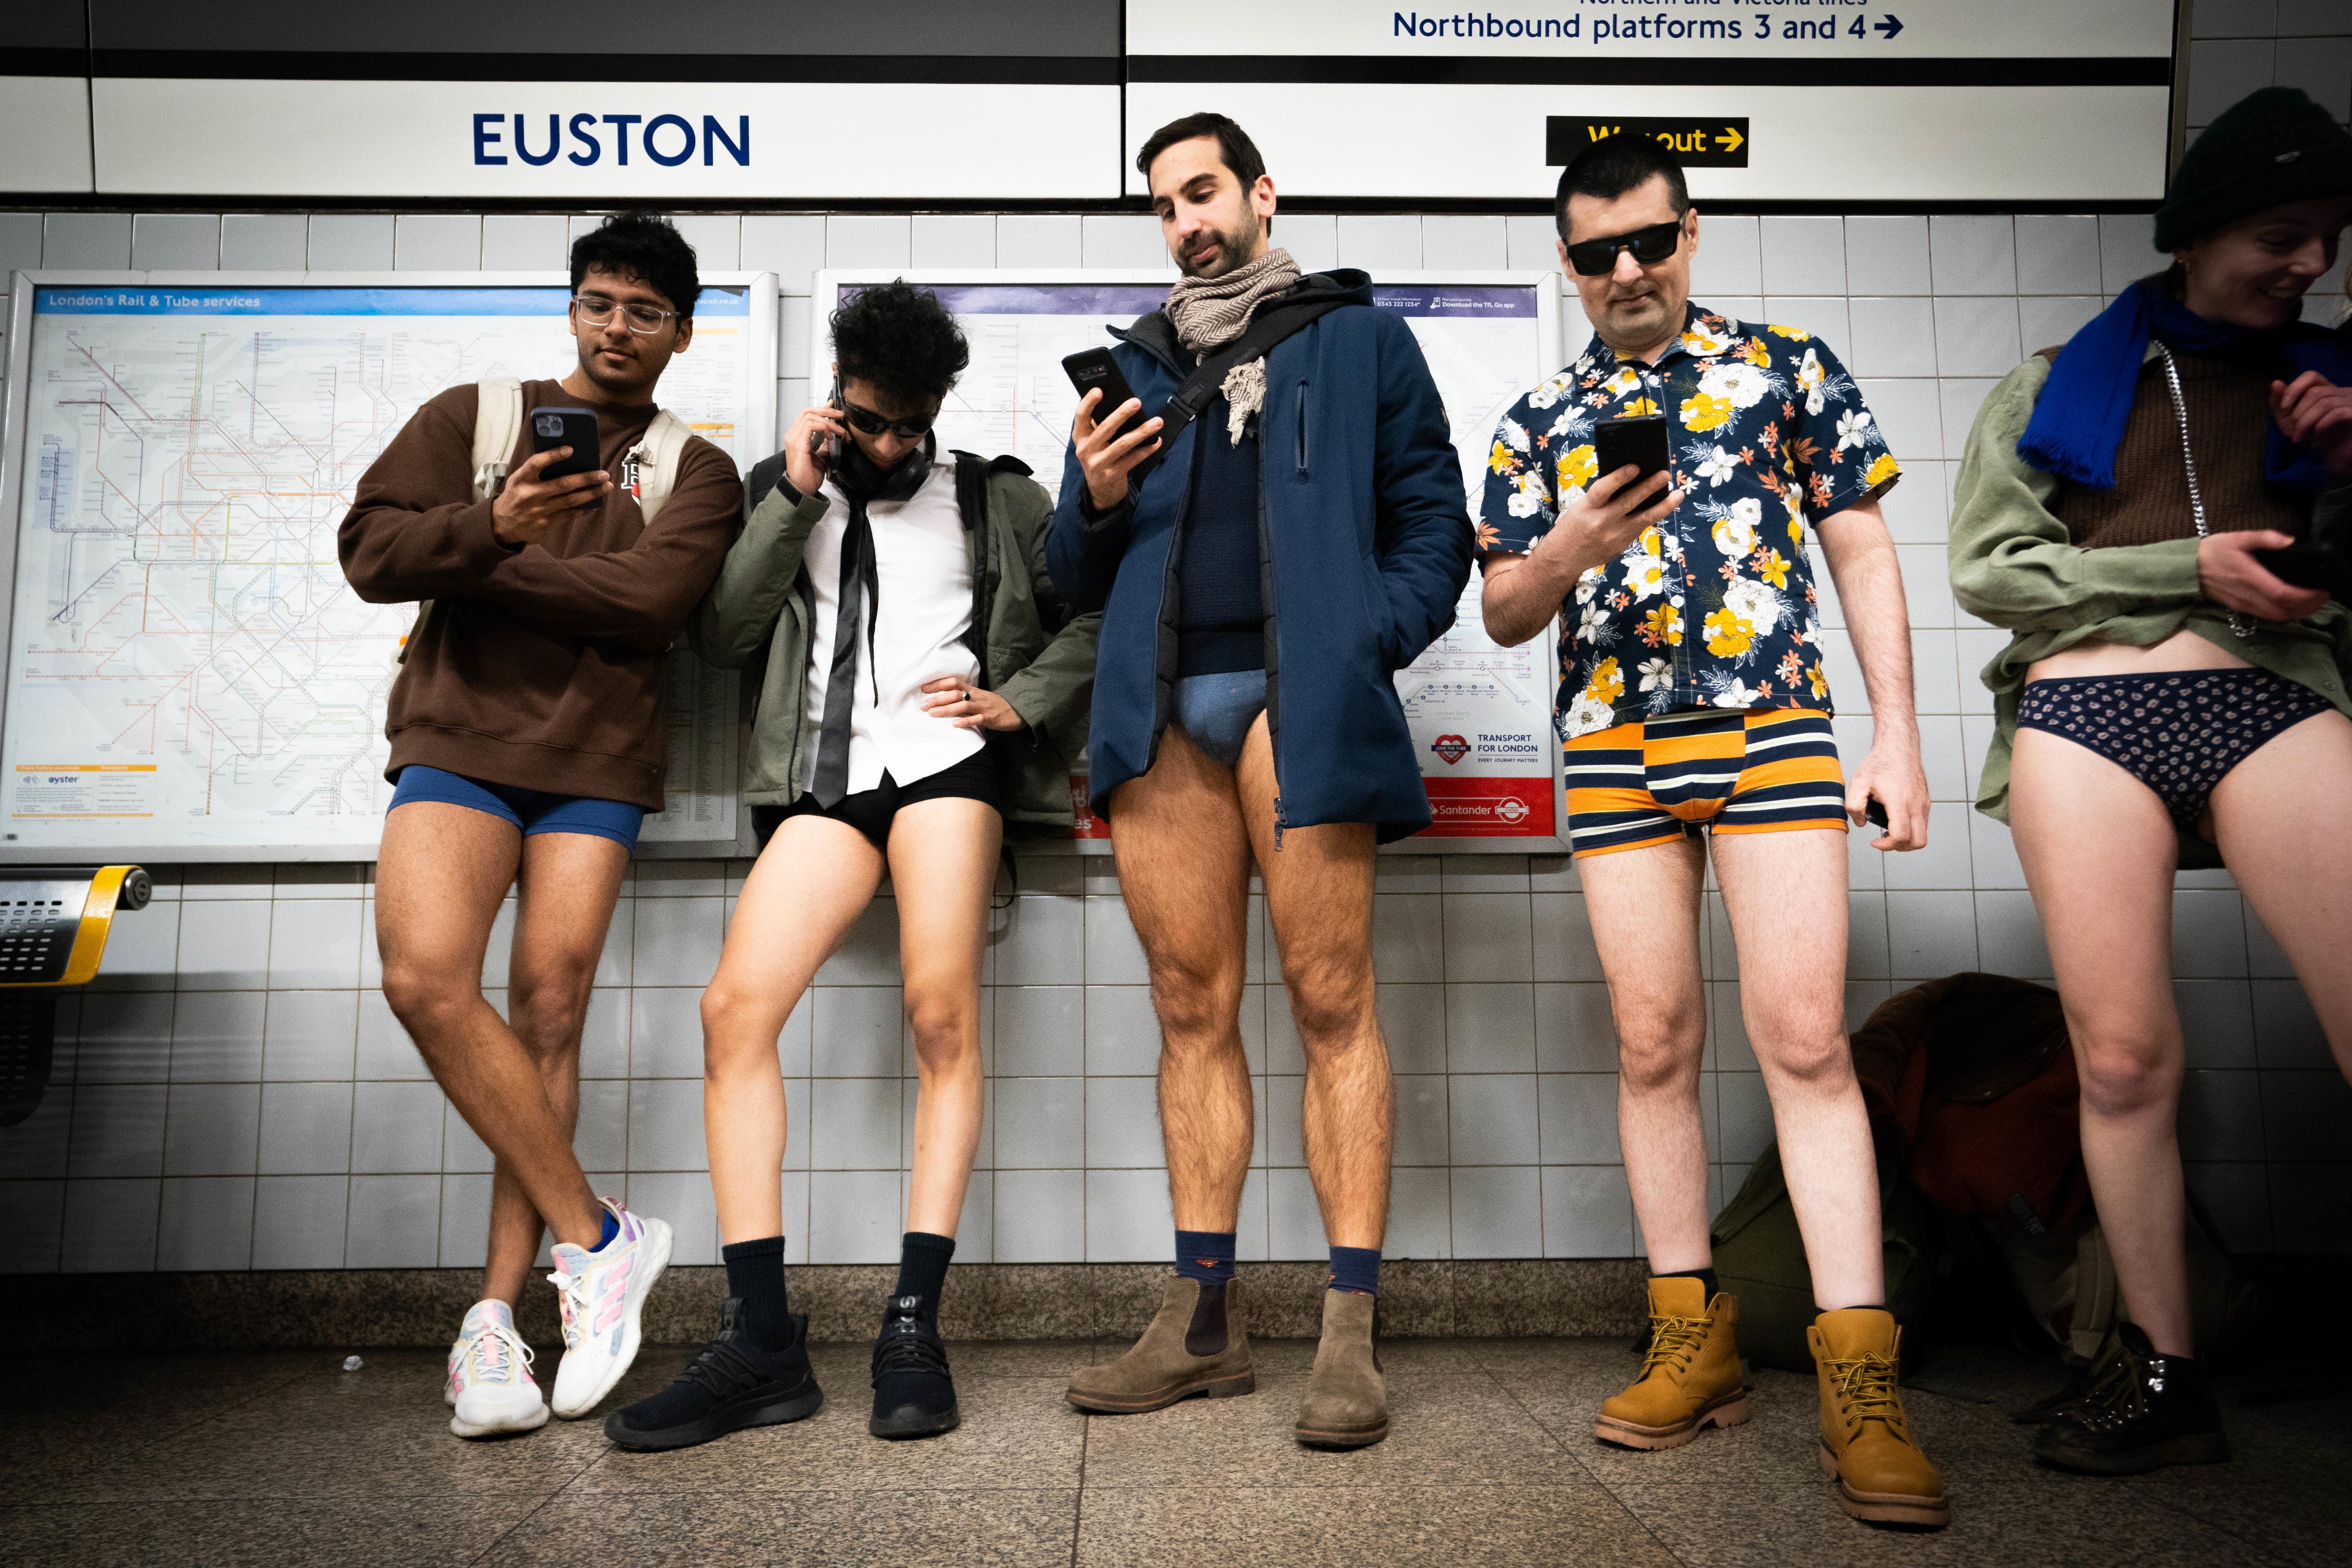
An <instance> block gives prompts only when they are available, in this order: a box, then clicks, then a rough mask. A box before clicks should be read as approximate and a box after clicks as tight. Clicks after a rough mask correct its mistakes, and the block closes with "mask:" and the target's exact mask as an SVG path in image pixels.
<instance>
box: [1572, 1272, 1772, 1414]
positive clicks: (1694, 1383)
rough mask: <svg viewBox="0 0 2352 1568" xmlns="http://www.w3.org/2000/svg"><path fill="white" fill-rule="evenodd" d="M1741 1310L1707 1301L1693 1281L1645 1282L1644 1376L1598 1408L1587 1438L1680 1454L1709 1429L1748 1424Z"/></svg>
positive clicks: (1727, 1300) (1723, 1301)
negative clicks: (1647, 1309) (1674, 1450)
mask: <svg viewBox="0 0 2352 1568" xmlns="http://www.w3.org/2000/svg"><path fill="white" fill-rule="evenodd" d="M1738 1326H1739V1302H1738V1300H1736V1299H1735V1298H1733V1297H1732V1296H1730V1295H1727V1294H1724V1293H1720V1292H1719V1293H1717V1296H1716V1298H1715V1300H1713V1301H1709V1300H1707V1299H1706V1286H1705V1285H1704V1284H1702V1283H1700V1282H1699V1281H1698V1280H1696V1279H1689V1278H1686V1277H1676V1278H1673V1279H1653V1280H1651V1281H1650V1352H1649V1354H1648V1355H1646V1356H1644V1357H1643V1359H1642V1375H1641V1376H1639V1377H1637V1378H1635V1379H1634V1380H1633V1386H1632V1387H1631V1388H1628V1389H1627V1390H1625V1392H1624V1393H1622V1394H1612V1395H1611V1396H1610V1397H1609V1398H1607V1399H1605V1400H1603V1401H1601V1419H1600V1420H1598V1421H1595V1422H1594V1423H1593V1424H1592V1435H1593V1436H1596V1437H1598V1438H1600V1439H1601V1441H1602V1442H1604V1443H1616V1444H1621V1445H1622V1446H1623V1447H1628V1448H1679V1447H1682V1446H1683V1445H1684V1444H1685V1443H1687V1442H1689V1441H1690V1440H1691V1439H1692V1438H1694V1437H1696V1436H1698V1435H1699V1434H1700V1433H1701V1432H1704V1431H1706V1429H1707V1428H1708V1427H1709V1426H1738V1425H1739V1424H1740V1423H1741V1422H1743V1421H1745V1420H1747V1419H1748V1384H1747V1382H1746V1380H1745V1379H1744V1377H1743V1376H1742V1373H1741V1370H1740V1365H1739V1345H1738V1333H1737V1331H1738Z"/></svg>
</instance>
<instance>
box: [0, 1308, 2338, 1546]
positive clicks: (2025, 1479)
mask: <svg viewBox="0 0 2352 1568" xmlns="http://www.w3.org/2000/svg"><path fill="white" fill-rule="evenodd" d="M1119 1348H1121V1347H1118V1346H1097V1345H1093V1344H1089V1343H1087V1342H1075V1343H1052V1344H1034V1343H1031V1344H986V1345H983V1344H967V1345H960V1346H957V1347H955V1348H954V1352H953V1354H954V1359H955V1363H956V1366H957V1371H958V1386H959V1389H960V1392H961V1398H962V1401H963V1408H964V1425H963V1426H962V1428H961V1430H960V1431H958V1432H955V1433H953V1434H951V1435H950V1436H947V1437H944V1438H941V1439H938V1440H936V1441H933V1442H929V1443H919V1444H917V1443H898V1444H891V1443H878V1442H876V1441H874V1440H873V1439H871V1438H869V1437H868V1436H866V1431H865V1421H864V1414H865V1411H864V1405H863V1396H864V1394H865V1393H866V1375H865V1373H866V1368H865V1355H864V1347H862V1346H856V1345H822V1346H819V1347H817V1352H816V1353H817V1362H818V1373H819V1376H820V1378H821V1379H822V1380H823V1381H824V1384H825V1385H826V1387H827V1388H828V1389H830V1390H831V1391H832V1392H833V1394H834V1395H835V1399H834V1402H833V1403H831V1404H829V1405H827V1406H826V1407H825V1408H824V1411H823V1412H821V1413H820V1414H819V1415H817V1416H815V1417H814V1419H812V1420H809V1421H807V1422H803V1423H802V1424H800V1425H797V1426H785V1427H774V1428H769V1429H767V1430H763V1431H757V1432H748V1433H739V1434H737V1435H735V1436H730V1437H728V1438H726V1439H724V1440H722V1441H720V1442H718V1443H714V1444H710V1445H708V1446H706V1447H700V1448H694V1449H688V1450H686V1451H684V1452H680V1453H675V1454H667V1455H626V1454H622V1453H619V1452H617V1451H616V1450H614V1449H612V1448H610V1447H607V1446H606V1445H605V1442H604V1436H603V1435H602V1433H601V1432H600V1431H599V1429H598V1426H597V1423H595V1422H593V1421H590V1422H582V1423H576V1424H566V1423H560V1422H559V1423H552V1424H551V1425H550V1426H547V1427H546V1428H545V1429H543V1430H541V1431H540V1432H538V1433H536V1434H533V1435H531V1436H527V1437H522V1438H519V1439H515V1440H511V1441H508V1442H503V1443H494V1444H468V1443H461V1442H458V1441H457V1439H455V1438H453V1437H451V1436H449V1435H448V1432H447V1429H446V1425H445V1421H446V1412H445V1410H444V1407H443V1406H442V1404H441V1401H440V1394H439V1381H440V1376H441V1363H440V1357H439V1356H438V1355H437V1354H435V1353H433V1352H418V1351H386V1352H375V1353H373V1354H370V1355H369V1356H368V1357H367V1365H366V1366H365V1368H364V1369H363V1370H362V1371H360V1372H357V1373H344V1372H342V1371H341V1368H340V1361H341V1358H340V1356H339V1355H337V1354H334V1353H331V1352H270V1353H247V1352H213V1353H194V1354H184V1355H163V1356H134V1357H126V1356H97V1355H72V1356H63V1355H59V1356H27V1357H19V1358H16V1360H15V1362H14V1364H13V1365H12V1366H11V1367H10V1368H9V1369H8V1370H7V1373H6V1383H5V1387H6V1388H7V1391H8V1392H7V1394H6V1395H5V1398H0V1453H5V1456H6V1459H5V1465H0V1560H5V1561H7V1562H9V1563H105V1564H118V1563H169V1564H171V1568H194V1565H198V1564H205V1563H250V1564H275V1563H289V1564H293V1563H302V1564H310V1563H329V1564H335V1565H338V1568H341V1565H358V1564H375V1563H436V1564H438V1563H449V1564H457V1563H482V1564H501V1565H502V1564H520V1563H567V1564H571V1563H583V1562H593V1563H597V1564H599V1565H604V1564H635V1563H692V1564H697V1565H698V1568H699V1565H703V1564H721V1563H790V1564H796V1565H797V1564H831V1563H859V1564H866V1563H875V1564H891V1565H900V1564H903V1565H905V1568H920V1565H926V1564H935V1563H939V1564H946V1563H988V1564H992V1565H1027V1564H1036V1565H1039V1568H1044V1565H1047V1564H1068V1565H1079V1564H1099V1565H1103V1568H1111V1565H1117V1568H1130V1565H1139V1564H1156V1563H1171V1564H1175V1563H1183V1564H1190V1563H1213V1564H1216V1565H1218V1568H1245V1565H1255V1564H1267V1565H1281V1568H1291V1565H1293V1564H1317V1563H1332V1564H1342V1563H1344V1564H1349V1565H1351V1568H1352V1565H1356V1564H1365V1563H1375V1564H1394V1565H1397V1568H1444V1565H1449V1564H1454V1563H1465V1564H1466V1563H1475V1564H1480V1565H1482V1568H1488V1565H1491V1568H1503V1565H1512V1564H1522V1563H1524V1564H1554V1563H1573V1564H1577V1565H1579V1568H1586V1565H1590V1568H1611V1565H1614V1564H1620V1563H1624V1564H1635V1563H1639V1564H1661V1565H1664V1564H1673V1563H1691V1564H1746V1563H1757V1564H1766V1565H1769V1568H1801V1565H1807V1564H1815V1563H1826V1564H1846V1563H1904V1564H1912V1563H1920V1564H1945V1563H2000V1564H2004V1565H2032V1564H2132V1565H2134V1568H2138V1565H2141V1564H2175V1563H2179V1564H2191V1563H2195V1564H2204V1563H2229V1564H2233V1565H2234V1564H2241V1563H2244V1564H2257V1563H2262V1564H2268V1563H2344V1562H2347V1560H2352V1546H2347V1540H2352V1389H2347V1387H2346V1386H2345V1385H2344V1384H2343V1383H2342V1381H2341V1380H2340V1379H2339V1380H2338V1381H2337V1383H2336V1386H2335V1388H2334V1389H2333V1390H2332V1391H2329V1392H2324V1393H2321V1394H2304V1395H2302V1396H2300V1397H2283V1396H2284V1395H2290V1394H2300V1392H2301V1391H2299V1390H2297V1389H2295V1388H2294V1385H2293V1384H2291V1383H2290V1381H2289V1375H2288V1374H2287V1373H2284V1372H2275V1373H2251V1374H2244V1375H2241V1376H2237V1377H2232V1378H2230V1379H2228V1380H2226V1389H2225V1404H2226V1406H2227V1408H2228V1412H2229V1419H2230V1424H2231V1439H2232V1441H2233V1443H2234V1444H2235V1446H2236V1450H2237V1454H2238V1458H2237V1459H2236V1461H2235V1462H2234V1463H2232V1464H2230V1465H2226V1466H2220V1467H2214V1468H2207V1469H2201V1470H2174V1471H2168V1472H2165V1473H2163V1474H2161V1475H2159V1476H2156V1477H2149V1478H2141V1479H2132V1480H2120V1481H2097V1480H2086V1479H2079V1478H2074V1477H2069V1476H2063V1475H2058V1474H2055V1473H2053V1472H2050V1471H2046V1470H2042V1469H2038V1468H2035V1466H2034V1465H2033V1464H2032V1461H2031V1459H2030V1458H2028V1456H2027V1435H2026V1434H2025V1433H2024V1432H2023V1431H2022V1430H2021V1429H2020V1428H2018V1427H2015V1426H2011V1425H2009V1423H2008V1422H2007V1421H2006V1420H2005V1419H2004V1414H2003V1413H2004V1412H2005V1411H2007V1410H2008V1409H2009V1408H2011V1406H2013V1405H2020V1404H2023V1403H2025V1402H2027V1401H2028V1400H2031V1399H2032V1398H2035V1397H2038V1396H2039V1395H2040V1394H2042V1393H2043V1392H2045V1391H2046V1390H2047V1389H2048V1388H2050V1387H2051V1386H2052V1385H2053V1383H2054V1382H2055V1377H2054V1374H2053V1373H2052V1372H2051V1371H2050V1370H2049V1369H2047V1368H2043V1367H2039V1366H2035V1365H2032V1364H2031V1363H2026V1362H2023V1361H2021V1360H2018V1359H2016V1358H2014V1357H2011V1356H2008V1355H2005V1354H2002V1353H2000V1352H1991V1351H1985V1350H1975V1349H1961V1350H1954V1351H1948V1352H1946V1353H1945V1354H1944V1355H1943V1356H1942V1357H1941V1358H1940V1359H1938V1360H1937V1362H1936V1363H1933V1364H1932V1365H1930V1366H1929V1367H1927V1369H1926V1370H1925V1372H1924V1373H1923V1374H1922V1378H1921V1382H1920V1385H1919V1386H1916V1387H1914V1388H1913V1389H1911V1390H1910V1391H1909V1392H1908V1393H1907V1394H1906V1404H1907V1405H1908V1408H1909V1409H1910V1411H1911V1413H1912V1416H1913V1421H1914V1424H1915V1426H1916V1429H1917V1430H1918V1432H1919V1434H1920V1436H1921V1438H1922V1440H1923V1442H1925V1444H1926V1445H1927V1449H1928V1452H1929V1453H1930V1454H1931V1455H1932V1456H1934V1458H1936V1459H1937V1461H1938V1462H1939V1463H1941V1464H1942V1466H1943V1467H1944V1474H1945V1477H1946V1479H1947V1482H1948V1486H1949V1487H1950V1489H1951V1494H1952V1500H1953V1509H1954V1516H1955V1518H1954V1523H1953V1525H1952V1527H1951V1528H1950V1529H1949V1530H1948V1531H1945V1532H1943V1533H1941V1534H1939V1535H1917V1534H1902V1533H1890V1532H1885V1531H1877V1530H1874V1529H1872V1528H1870V1527H1868V1526H1864V1525H1861V1524H1856V1523H1854V1522H1853V1521H1850V1520H1848V1519H1846V1518H1845V1517H1844V1516H1843V1515H1842V1514H1841V1513H1839V1512H1838V1510H1837V1509H1836V1507H1835V1505H1834V1503H1833V1502H1832V1499H1831V1494H1830V1490H1829V1488H1828V1485H1827V1483H1825V1482H1823V1481H1822V1480H1821V1479H1819V1477H1818V1475H1817V1473H1816V1471H1815V1468H1814V1464H1813V1458H1812V1455H1811V1443H1812V1419H1813V1414H1812V1411H1813V1391H1812V1384H1811V1379H1810V1378H1800V1377H1795V1376H1791V1375H1790V1374H1788V1373H1775V1372H1763V1373H1759V1374H1758V1376H1757V1379H1756V1393H1755V1396H1754V1398H1753V1400H1752V1401H1751V1408H1752V1410H1753V1412H1754V1416H1755V1418H1754V1419H1753V1420H1752V1421H1750V1422H1749V1423H1748V1425H1747V1426H1742V1427H1738V1428H1737V1429H1735V1430H1733V1431H1730V1432H1726V1433H1711V1434H1709V1435H1707V1436H1705V1437H1702V1438H1701V1439H1700V1440H1699V1441H1698V1442H1696V1443H1695V1444H1693V1445H1691V1446H1690V1447H1685V1448H1681V1449H1676V1450H1674V1451H1672V1452H1668V1453H1663V1454H1631V1453H1626V1452H1623V1451H1622V1450H1617V1449H1612V1448H1606V1447H1601V1446H1600V1445H1599V1444H1596V1443H1595V1442H1593V1441H1592V1438H1591V1427H1590V1426H1589V1425H1588V1423H1589V1421H1590V1419H1591V1410H1592V1407H1593V1405H1594V1404H1595V1403H1597V1402H1598V1401H1599V1400H1600V1399H1601V1397H1602V1396H1603V1395H1604V1394H1608V1393H1609V1392H1611V1391H1612V1390H1613V1389H1615V1388H1616V1387H1618V1386H1619V1385H1620V1384H1622V1382H1623V1380H1624V1379H1625V1377H1626V1376H1627V1374H1628V1373H1629V1372H1630V1371H1631V1369H1632V1367H1633V1362H1632V1359H1631V1358H1630V1357H1629V1356H1628V1355H1627V1353H1626V1352H1625V1349H1624V1346H1623V1344H1622V1342H1601V1341H1591V1340H1546V1341H1397V1342H1391V1343H1390V1344H1388V1345H1387V1346H1385V1347H1384V1356H1385V1360H1386V1362H1387V1364H1388V1368H1389V1378H1390V1395H1391V1414H1392V1416H1393V1421H1394V1431H1393V1435H1392V1436H1391V1437H1390V1439H1389V1440H1388V1441H1387V1442H1386V1443H1383V1444H1381V1445H1380V1446H1379V1447H1373V1448H1370V1449H1366V1450H1363V1451H1360V1452H1358V1453H1354V1454H1322V1453H1311V1452H1308V1451H1307V1450H1304V1449H1301V1448H1299V1447H1297V1445H1296V1444H1294V1443H1293V1442H1292V1441H1291V1440H1290V1437H1289V1431H1288V1428H1289V1423H1290V1420H1291V1417H1292V1415H1293V1414H1294V1412H1295V1410H1296V1407H1297V1396H1298V1393H1299V1391H1300V1388H1301V1386H1302V1385H1303V1384H1304V1383H1305V1380H1306V1373H1307V1367H1308V1365H1309V1363H1310V1362H1311V1360H1312V1355H1313V1347H1312V1346H1311V1345H1309V1344H1306V1343H1303V1342H1289V1341H1272V1342H1262V1343H1261V1344H1260V1345H1259V1347H1258V1349H1259V1358H1258V1365H1259V1381H1258V1392H1257V1393H1256V1394H1255V1396H1253V1397H1250V1398H1244V1399H1233V1400H1221V1401H1217V1402H1214V1403H1202V1402H1197V1401H1196V1402H1193V1403H1191V1404H1186V1405H1178V1406H1176V1407H1175V1408H1173V1409H1171V1410H1165V1411H1161V1412H1159V1413H1157V1414H1155V1415H1135V1416H1126V1417H1119V1418H1105V1417H1092V1418H1089V1417H1086V1416H1081V1415H1078V1414H1076V1412H1075V1411H1073V1410H1071V1409H1070V1408H1069V1407H1068V1406H1067V1405H1065V1404H1064V1403H1063V1402H1062V1398H1061V1388H1062V1378H1063V1375H1064V1373H1066V1371H1067V1370H1068V1368H1069V1367H1070V1366H1072V1365H1073V1364H1075V1363H1079V1362H1083V1361H1086V1360H1088V1359H1090V1358H1093V1357H1096V1356H1098V1355H1108V1354H1114V1353H1116V1352H1117V1351H1118V1349H1119ZM687 1353H688V1352H686V1351H684V1350H673V1349H658V1350H649V1351H647V1352H646V1354H645V1355H644V1356H643V1357H642V1358H641V1359H640V1362H639V1363H638V1365H637V1367H636V1368H635V1371H633V1372H632V1373H631V1374H630V1376H629V1378H628V1380H627V1381H626V1382H625V1383H624V1384H622V1387H621V1389H620V1391H619V1393H618V1394H616V1396H615V1400H614V1403H619V1402H621V1401H625V1400H626V1399H628V1398H633V1397H635V1396H637V1395H638V1394H643V1393H645V1392H646V1391H648V1390H650V1389H652V1388H654V1387H656V1385H658V1384H661V1383H662V1382H664V1381H666V1380H667V1378H668V1377H669V1376H670V1375H671V1374H673V1373H675V1372H676V1370H677V1367H678V1366H679V1364H680V1363H682V1362H683V1361H684V1359H685V1357H686V1355H687ZM592 1543H593V1545H594V1546H595V1550H594V1552H593V1553H589V1552H586V1550H585V1549H587V1548H588V1547H590V1546H591V1544H592Z"/></svg>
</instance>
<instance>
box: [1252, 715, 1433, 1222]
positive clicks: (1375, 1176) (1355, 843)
mask: <svg viewBox="0 0 2352 1568" xmlns="http://www.w3.org/2000/svg"><path fill="white" fill-rule="evenodd" d="M1235 777H1236V779H1237V780H1238V782H1239V784H1240V785H1241V797H1242V815H1243V819H1244V821H1245V822H1246V823H1247V824H1248V826H1249V834H1250V843H1251V846H1252V847H1253V848H1254V849H1255V851H1256V855H1257V863H1258V866H1259V867H1260V868H1261V869H1263V871H1264V872H1265V907H1266V913H1267V915H1268V916H1269V918H1270V919H1271V920H1272V921H1273V924H1274V937H1275V943H1276V948H1277V949H1278V950H1279V951H1280V952H1281V955H1282V978H1283V984H1285V986H1286V987H1287V989H1288V990H1289V993H1290V1012H1291V1016H1292V1017H1293V1018H1294V1019H1295V1020H1297V1025H1298V1041H1299V1044H1300V1045H1301V1046H1302V1047H1305V1050H1306V1054H1307V1104H1306V1126H1305V1132H1306V1142H1307V1173H1308V1174H1309V1175H1311V1176H1312V1177H1313V1178H1314V1182H1315V1197H1316V1201H1317V1202H1318V1204H1319V1205H1321V1207H1322V1210H1323V1234H1324V1236H1325V1237H1326V1238H1327V1239H1328V1241H1329V1242H1330V1244H1331V1245H1332V1246H1334V1247H1379V1246H1380V1245H1381V1237H1383V1236H1385V1235H1386V1234H1387V1231H1388V1223H1389V1164H1390V1152H1391V1148H1392V1146H1393V1144H1394V1142H1395V1137H1396V1094H1395V1089H1394V1086H1393V1085H1392V1083H1391V1080H1390V1078H1389V1047H1388V1042H1387V1041H1386V1040H1385V1039H1383V1038H1381V1025H1380V1019H1379V1018H1378V1017H1377V1016H1375V1015H1374V1013H1373V1010H1372V871H1373V851H1374V850H1375V849H1376V848H1377V847H1379V846H1378V843H1377V840H1376V838H1375V836H1374V832H1373V828H1372V826H1371V824H1370V823H1365V822H1343V823H1333V824H1330V825H1328V826H1322V827H1293V828H1289V829H1286V831H1285V832H1284V834H1283V836H1282V847H1280V848H1278V849H1277V848H1276V847H1275V842H1274V796H1275V779H1274V743H1273V742H1272V740H1271V739H1270V737H1269V735H1268V732H1267V729H1266V722H1265V716H1264V715H1260V716H1259V718H1258V721H1257V722H1256V723H1255V725H1253V726H1252V727H1251V729H1250V732H1249V739H1248V741H1247V742H1244V745H1243V748H1242V759H1241V766H1240V768H1238V769H1237V770H1236V771H1235Z"/></svg>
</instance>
